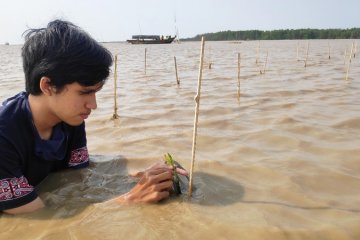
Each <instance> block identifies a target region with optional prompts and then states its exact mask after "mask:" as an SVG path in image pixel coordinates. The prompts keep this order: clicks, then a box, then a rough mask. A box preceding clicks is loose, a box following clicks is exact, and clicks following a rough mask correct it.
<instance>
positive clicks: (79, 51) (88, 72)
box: [21, 20, 113, 95]
mask: <svg viewBox="0 0 360 240" xmlns="http://www.w3.org/2000/svg"><path fill="white" fill-rule="evenodd" d="M24 34H26V35H25V43H24V46H23V47H22V54H21V55H22V59H23V68H24V73H25V80H26V84H25V85H26V92H27V93H30V94H33V95H40V94H41V90H40V84H39V83H40V79H41V78H42V77H48V78H49V79H50V84H51V85H52V86H55V87H56V90H57V91H59V92H61V91H62V89H63V88H64V86H65V85H66V84H71V83H74V82H78V83H79V84H80V85H82V86H93V85H96V84H98V83H99V82H105V80H106V78H107V77H108V76H109V73H110V66H111V65H112V61H113V60H112V55H111V53H110V52H109V51H108V50H107V49H106V48H105V47H103V46H101V45H100V44H99V43H98V42H97V41H95V40H94V39H93V38H92V37H90V36H89V35H88V34H87V33H86V32H84V31H83V30H82V29H80V28H79V27H78V26H76V25H74V24H73V23H71V22H67V21H63V20H54V21H52V22H50V23H49V24H48V25H47V27H46V28H39V29H29V30H28V31H26V32H25V33H24Z"/></svg>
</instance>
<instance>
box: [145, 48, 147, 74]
mask: <svg viewBox="0 0 360 240" xmlns="http://www.w3.org/2000/svg"><path fill="white" fill-rule="evenodd" d="M146 50H147V49H146V48H145V75H146Z"/></svg>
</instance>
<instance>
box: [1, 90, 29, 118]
mask: <svg viewBox="0 0 360 240" xmlns="http://www.w3.org/2000/svg"><path fill="white" fill-rule="evenodd" d="M25 99H26V95H25V93H23V92H21V93H19V94H17V95H15V96H14V97H11V98H8V99H6V100H5V101H4V102H3V103H2V105H1V106H0V122H1V123H3V122H4V123H5V122H8V123H11V122H13V121H16V120H17V119H19V118H20V119H21V118H25V117H26V114H25Z"/></svg>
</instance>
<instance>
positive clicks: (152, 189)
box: [114, 164, 173, 203]
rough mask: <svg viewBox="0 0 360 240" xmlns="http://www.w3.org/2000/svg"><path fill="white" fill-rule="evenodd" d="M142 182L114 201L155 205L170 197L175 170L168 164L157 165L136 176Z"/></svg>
mask: <svg viewBox="0 0 360 240" xmlns="http://www.w3.org/2000/svg"><path fill="white" fill-rule="evenodd" d="M136 176H137V177H139V178H140V181H139V182H138V183H137V184H136V185H135V187H134V188H133V189H131V190H130V191H129V192H128V193H126V194H124V195H121V196H119V197H117V198H115V199H114V201H115V202H117V203H155V202H158V201H160V200H162V199H164V198H167V197H168V196H169V191H170V189H171V187H172V176H173V170H172V168H171V167H169V166H167V165H166V164H164V165H161V164H155V165H153V166H151V167H150V168H148V169H147V170H145V171H144V172H141V173H138V174H136Z"/></svg>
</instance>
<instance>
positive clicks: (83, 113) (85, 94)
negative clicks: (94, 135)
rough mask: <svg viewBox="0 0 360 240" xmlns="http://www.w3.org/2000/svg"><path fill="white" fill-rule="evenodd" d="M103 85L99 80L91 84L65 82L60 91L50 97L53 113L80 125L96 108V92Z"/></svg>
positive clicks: (74, 124) (65, 120)
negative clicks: (86, 85) (82, 84)
mask: <svg viewBox="0 0 360 240" xmlns="http://www.w3.org/2000/svg"><path fill="white" fill-rule="evenodd" d="M102 86H103V82H100V83H98V84H96V85H93V86H88V87H85V86H81V85H80V84H79V83H77V82H74V83H71V84H67V85H66V86H65V87H64V89H63V90H62V91H61V92H60V93H55V94H53V95H52V97H51V98H50V99H51V100H50V101H51V103H50V105H51V109H52V112H53V114H54V115H55V116H56V117H57V118H59V121H63V122H65V123H67V124H69V125H72V126H78V125H80V124H81V123H82V122H83V121H84V120H85V119H86V118H88V116H89V115H90V113H91V110H93V109H96V108H97V104H96V95H95V94H96V92H97V91H99V90H100V89H101V88H102Z"/></svg>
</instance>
